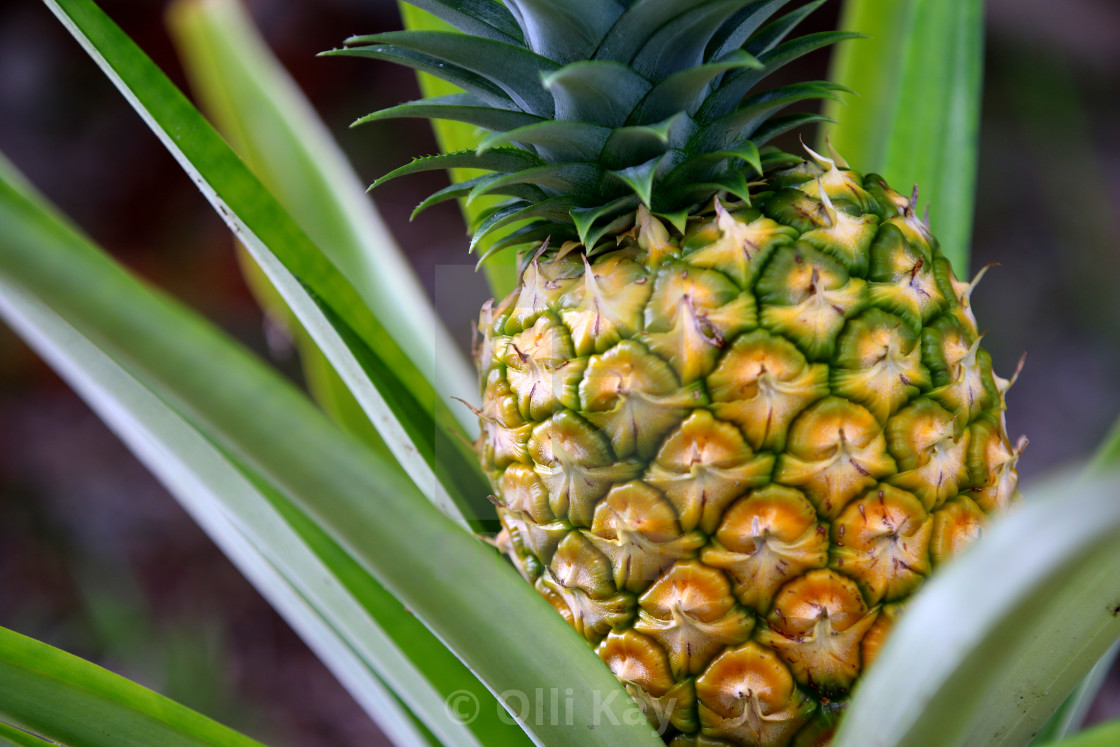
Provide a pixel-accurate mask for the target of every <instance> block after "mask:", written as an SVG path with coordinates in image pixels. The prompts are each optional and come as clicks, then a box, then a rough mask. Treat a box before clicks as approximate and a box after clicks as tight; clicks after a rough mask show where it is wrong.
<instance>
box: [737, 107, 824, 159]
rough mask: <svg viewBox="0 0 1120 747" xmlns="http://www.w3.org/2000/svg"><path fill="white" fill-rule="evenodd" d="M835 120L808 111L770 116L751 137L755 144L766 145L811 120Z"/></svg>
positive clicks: (811, 121) (809, 122) (800, 127)
mask: <svg viewBox="0 0 1120 747" xmlns="http://www.w3.org/2000/svg"><path fill="white" fill-rule="evenodd" d="M835 121H836V120H835V119H833V118H832V117H826V116H824V115H821V114H811V113H808V112H798V113H796V114H783V115H781V116H778V117H772V118H770V119H768V120H766V122H764V123H763V124H761V125H759V128H758V129H757V130H755V131H754V134H753V135H752V136H751V139H752V140H754V142H755V143H756V144H757V145H760V146H762V145H766V143H768V142H770V141H771V140H773V139H774V138H776V137H778V136H779V135H784V134H785V133H787V132H790V131H792V130H799V129H802V128H803V127H805V125H807V124H812V123H813V122H827V123H833V122H835ZM786 165H787V166H792V165H793V164H792V163H788V164H786Z"/></svg>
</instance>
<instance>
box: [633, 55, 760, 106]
mask: <svg viewBox="0 0 1120 747" xmlns="http://www.w3.org/2000/svg"><path fill="white" fill-rule="evenodd" d="M760 67H762V63H761V62H759V61H758V60H757V59H755V58H754V57H753V56H751V55H749V54H747V53H746V52H743V51H741V50H740V51H736V52H732V53H731V54H730V55H727V56H726V57H724V58H723V59H722V60H720V61H719V62H711V63H708V64H706V65H697V66H696V67H691V68H687V69H685V70H681V71H680V72H676V73H673V74H672V75H670V76H668V77H667V78H665V79H664V80H662V81H661V82H660V83H658V84H657V85H655V86H654V87H653V89H652V90H651V91H650V92H649V93H648V94H646V97H645V98H644V99H643V100H642V101H641V102H640V103H639V104H638V106H637V107H635V109H634V111H633V113H631V115H630V121H631V122H656V121H658V120H661V119H664V118H666V117H671V116H673V115H674V114H677V113H678V112H687V113H688V114H693V113H695V111H696V108H697V107H698V106H699V105H700V103H701V102H702V101H703V100H704V97H705V95H706V94H707V92H708V85H709V84H710V83H711V82H712V81H713V80H714V79H716V78H717V77H718V76H719V75H721V74H723V73H725V72H727V71H728V70H737V69H739V68H756V69H757V68H760Z"/></svg>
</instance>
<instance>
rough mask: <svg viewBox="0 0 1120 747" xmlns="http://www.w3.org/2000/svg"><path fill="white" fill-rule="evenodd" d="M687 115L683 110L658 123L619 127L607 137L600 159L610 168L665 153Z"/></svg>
mask: <svg viewBox="0 0 1120 747" xmlns="http://www.w3.org/2000/svg"><path fill="white" fill-rule="evenodd" d="M687 117H688V115H687V114H685V113H683V112H681V113H680V114H678V115H676V116H675V117H672V118H670V119H666V120H665V121H663V122H658V123H657V124H652V125H634V126H631V127H617V128H615V129H614V130H613V131H612V132H611V134H610V137H609V138H607V142H606V144H605V145H604V146H603V149H602V152H601V153H600V155H599V159H598V160H599V161H601V162H602V163H603V165H604V166H607V167H608V168H610V167H616V166H617V167H623V166H625V165H626V164H627V163H633V162H634V161H635V160H648V159H649V158H653V156H654V155H657V154H659V153H664V152H665V149H666V148H667V147H668V146H669V143H670V140H671V138H672V133H673V131H674V130H675V129H677V128H678V123H680V122H683V121H684V120H685V119H686V118H687Z"/></svg>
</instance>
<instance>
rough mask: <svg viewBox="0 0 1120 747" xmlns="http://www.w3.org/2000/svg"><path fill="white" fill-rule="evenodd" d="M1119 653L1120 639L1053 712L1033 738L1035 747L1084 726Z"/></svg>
mask: <svg viewBox="0 0 1120 747" xmlns="http://www.w3.org/2000/svg"><path fill="white" fill-rule="evenodd" d="M1118 653H1120V641H1118V642H1117V643H1114V644H1113V645H1112V648H1111V649H1109V651H1108V653H1106V654H1105V655H1104V656H1103V657H1101V659H1100V660H1099V661H1098V662H1097V663H1096V664H1094V665H1093V668H1092V669H1091V670H1089V674H1087V675H1085V677H1084V679H1082V680H1081V682H1079V683H1078V685H1077V687H1075V688H1074V689H1073V692H1072V693H1070V694H1069V697H1068V698H1066V699H1065V702H1063V703H1062V705H1061V706H1059V707H1058V710H1056V711H1054V715H1052V716H1051V717H1050V720H1049V721H1047V722H1046V724H1045V725H1044V726H1043V727H1042V728H1041V729H1040V730H1039V732H1038V733H1037V734H1035V735H1034V739H1032V740H1031V745H1032V747H1034V745H1043V744H1050V743H1051V742H1056V741H1058V740H1059V739H1061V738H1062V737H1064V736H1066V735H1067V734H1073V733H1075V732H1077V731H1078V729H1080V728H1081V725H1082V723H1084V721H1085V717H1086V716H1087V715H1088V714H1089V709H1090V708H1092V707H1093V702H1094V701H1095V700H1096V699H1097V695H1098V693H1099V692H1100V689H1101V687H1102V686H1103V685H1104V683H1105V682H1106V681H1108V675H1109V672H1111V671H1112V665H1113V664H1115V663H1116V656H1117V654H1118Z"/></svg>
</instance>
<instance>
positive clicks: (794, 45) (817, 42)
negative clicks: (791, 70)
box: [698, 31, 863, 119]
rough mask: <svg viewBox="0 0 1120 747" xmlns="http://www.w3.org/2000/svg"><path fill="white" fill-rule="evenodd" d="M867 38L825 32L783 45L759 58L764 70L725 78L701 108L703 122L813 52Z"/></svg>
mask: <svg viewBox="0 0 1120 747" xmlns="http://www.w3.org/2000/svg"><path fill="white" fill-rule="evenodd" d="M862 36H863V34H858V33H854V32H847V31H821V32H818V33H815V34H806V35H804V36H799V37H797V38H796V39H791V40H790V41H788V42H785V43H784V44H780V45H779V46H777V47H775V48H774V49H772V50H770V51H769V52H767V53H766V54H764V55H760V56H759V58H758V59H759V61H760V62H762V64H763V67H762V68H761V69H758V70H755V69H744V70H737V71H735V72H733V73H729V74H727V75H725V76H724V78H723V80H722V81H721V82H720V84H719V86H717V87H716V89H715V90H714V91H712V93H711V94H710V95H709V96H708V98H707V99H705V100H704V103H703V104H702V105H701V106H700V109H699V112H698V114H699V117H700V118H701V119H714V118H715V117H716V116H718V114H719V113H720V112H723V113H728V112H731V111H734V109H735V108H736V107H737V106H738V105H739V102H740V101H741V100H742V98H743V96H745V95H746V94H747V92H748V91H749V90H750V89H751V88H754V87H755V86H756V85H758V83H759V82H760V81H761V80H763V79H764V78H765V77H766V76H768V75H770V74H771V73H773V72H774V71H775V70H778V69H779V68H781V67H782V66H783V65H786V64H787V63H790V62H792V61H794V60H796V59H798V58H799V57H803V56H805V55H807V54H809V53H810V52H815V51H816V50H818V49H823V48H824V47H827V46H830V45H832V44H836V43H838V42H841V41H845V40H847V39H858V38H861V37H862Z"/></svg>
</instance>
